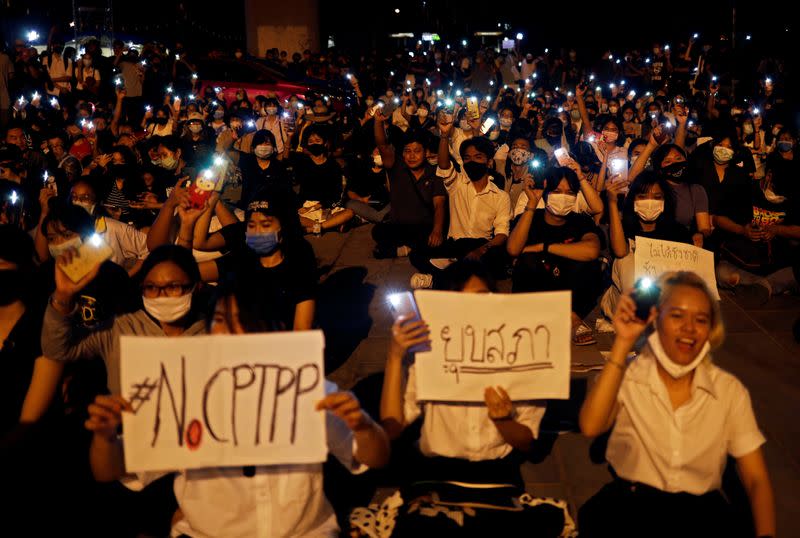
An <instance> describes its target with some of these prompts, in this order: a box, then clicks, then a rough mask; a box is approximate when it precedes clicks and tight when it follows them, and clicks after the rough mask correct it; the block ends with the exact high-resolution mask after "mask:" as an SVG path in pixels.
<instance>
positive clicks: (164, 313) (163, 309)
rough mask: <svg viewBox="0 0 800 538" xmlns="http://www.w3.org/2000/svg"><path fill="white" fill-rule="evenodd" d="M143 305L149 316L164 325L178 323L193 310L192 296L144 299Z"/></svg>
mask: <svg viewBox="0 0 800 538" xmlns="http://www.w3.org/2000/svg"><path fill="white" fill-rule="evenodd" d="M142 304H144V309H145V310H146V311H147V313H148V314H150V315H151V316H153V317H154V318H156V319H157V320H158V321H161V322H163V323H172V322H173V321H178V320H179V319H181V318H182V317H184V316H185V315H186V314H188V313H189V310H191V309H192V294H191V293H187V294H186V295H181V296H179V297H155V298H153V299H150V298H148V297H142Z"/></svg>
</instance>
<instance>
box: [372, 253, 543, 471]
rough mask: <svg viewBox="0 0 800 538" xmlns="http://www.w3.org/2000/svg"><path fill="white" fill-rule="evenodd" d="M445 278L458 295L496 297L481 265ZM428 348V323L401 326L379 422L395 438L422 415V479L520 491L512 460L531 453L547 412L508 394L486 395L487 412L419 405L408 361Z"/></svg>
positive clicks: (402, 320) (490, 391) (396, 328)
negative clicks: (489, 484) (511, 487)
mask: <svg viewBox="0 0 800 538" xmlns="http://www.w3.org/2000/svg"><path fill="white" fill-rule="evenodd" d="M445 276H446V280H447V281H448V282H450V283H452V286H453V289H454V291H461V292H464V293H489V292H492V291H494V285H493V283H492V282H491V277H490V276H489V273H488V270H487V269H486V268H485V267H483V265H482V264H480V263H479V262H472V261H469V260H462V261H460V262H457V263H454V264H453V265H451V266H450V267H448V268H447V270H446V273H445ZM426 345H430V333H429V329H428V326H427V325H426V324H425V322H424V321H423V320H413V319H411V318H408V317H404V316H401V317H399V318H398V319H397V321H396V322H395V324H394V325H393V326H392V342H391V344H390V346H389V354H388V357H387V360H386V369H385V377H384V382H383V392H382V395H381V422H382V423H383V425H384V427H385V428H386V431H387V433H388V434H389V437H390V438H392V439H396V438H397V437H399V436H400V434H401V433H402V432H403V430H404V429H405V428H406V426H408V425H409V424H411V423H412V422H414V421H415V420H416V419H417V418H418V417H419V416H420V415H421V416H422V417H423V423H422V434H421V438H420V443H419V450H420V452H421V453H422V456H424V457H423V458H421V459H420V460H419V465H418V466H417V469H416V470H415V474H416V475H418V476H419V477H420V478H424V479H428V480H430V479H439V480H458V481H468V482H492V483H510V484H515V485H522V478H521V476H520V474H519V463H520V461H519V460H518V459H516V457H515V456H516V455H515V454H512V453H513V452H514V451H515V449H516V450H517V451H519V452H523V453H524V452H527V451H528V450H529V449H530V448H531V444H532V443H533V441H534V439H535V438H536V437H537V436H538V434H539V423H540V422H541V420H542V416H544V411H545V406H544V405H543V404H535V403H532V402H526V403H522V402H518V403H517V404H516V405H515V404H514V403H512V401H511V399H510V398H509V396H508V394H507V393H506V391H505V390H503V388H502V387H486V390H485V393H484V401H485V403H486V405H485V406H481V405H479V404H461V403H440V402H421V401H418V400H417V395H416V373H415V371H416V370H415V368H414V365H413V364H412V365H410V366H409V367H408V369H407V371H406V369H405V368H404V367H403V360H404V359H405V357H406V355H407V354H408V353H409V350H411V349H412V348H416V347H419V346H426Z"/></svg>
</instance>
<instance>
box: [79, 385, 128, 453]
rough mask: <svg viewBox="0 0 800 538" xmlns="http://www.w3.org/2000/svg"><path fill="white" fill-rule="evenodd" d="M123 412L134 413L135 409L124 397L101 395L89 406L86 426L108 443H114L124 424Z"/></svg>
mask: <svg viewBox="0 0 800 538" xmlns="http://www.w3.org/2000/svg"><path fill="white" fill-rule="evenodd" d="M123 411H128V412H131V413H132V412H133V408H132V407H131V404H130V403H129V402H128V401H127V400H126V399H124V398H123V397H122V396H110V395H105V394H100V395H98V396H97V397H96V398H95V399H94V403H91V404H89V418H88V419H87V420H86V422H85V423H84V426H85V427H86V429H87V430H89V431H90V432H93V433H94V434H95V435H97V436H99V437H102V438H103V439H105V440H106V441H109V442H111V441H114V440H115V439H116V438H117V434H118V432H119V427H120V425H121V424H122V412H123Z"/></svg>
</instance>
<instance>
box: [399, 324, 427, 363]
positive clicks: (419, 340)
mask: <svg viewBox="0 0 800 538" xmlns="http://www.w3.org/2000/svg"><path fill="white" fill-rule="evenodd" d="M411 319H412V317H411V316H401V317H399V318H398V319H397V321H396V322H395V323H394V325H392V342H391V344H390V346H389V356H390V357H394V358H400V359H402V358H403V357H405V355H406V353H408V350H409V349H411V348H412V347H414V346H422V345H430V343H431V336H430V332H431V331H430V327H429V326H428V324H427V323H425V322H424V321H422V320H420V321H411Z"/></svg>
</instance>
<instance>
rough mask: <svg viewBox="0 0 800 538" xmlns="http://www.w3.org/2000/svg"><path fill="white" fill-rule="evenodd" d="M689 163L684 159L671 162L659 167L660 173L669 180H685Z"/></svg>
mask: <svg viewBox="0 0 800 538" xmlns="http://www.w3.org/2000/svg"><path fill="white" fill-rule="evenodd" d="M688 170H689V164H688V163H687V162H686V161H683V162H678V163H672V164H670V165H667V166H665V167H663V168H662V169H661V171H660V172H661V175H662V176H663V177H664V178H665V179H668V180H671V181H686V178H687V176H688V173H687V172H688Z"/></svg>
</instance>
